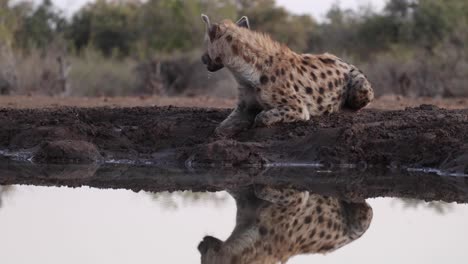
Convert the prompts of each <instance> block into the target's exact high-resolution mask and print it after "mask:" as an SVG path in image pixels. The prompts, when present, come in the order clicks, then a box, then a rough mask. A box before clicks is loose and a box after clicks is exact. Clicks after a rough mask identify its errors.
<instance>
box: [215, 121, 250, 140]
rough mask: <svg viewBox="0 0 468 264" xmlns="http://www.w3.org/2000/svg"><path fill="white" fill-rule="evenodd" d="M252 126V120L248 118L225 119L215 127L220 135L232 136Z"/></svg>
mask: <svg viewBox="0 0 468 264" xmlns="http://www.w3.org/2000/svg"><path fill="white" fill-rule="evenodd" d="M250 126H251V122H250V121H248V120H241V119H231V120H225V121H223V122H222V123H221V124H220V125H219V126H218V127H217V128H216V129H215V135H216V136H219V137H231V136H234V135H235V134H237V133H240V132H242V131H243V130H245V129H248V128H249V127H250Z"/></svg>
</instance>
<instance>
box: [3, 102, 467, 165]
mask: <svg viewBox="0 0 468 264" xmlns="http://www.w3.org/2000/svg"><path fill="white" fill-rule="evenodd" d="M229 112H230V110H225V109H222V110H219V109H202V108H176V107H136V108H55V109H42V110H40V109H29V110H28V109H0V150H1V151H2V152H3V153H4V154H5V153H8V154H9V156H15V154H16V153H22V156H21V157H23V158H25V159H30V160H32V161H34V162H36V163H43V164H50V163H54V164H57V163H59V164H66V163H88V164H89V163H98V164H99V163H103V162H104V163H105V162H119V161H131V162H134V163H141V162H143V163H151V164H156V165H168V164H169V165H177V166H188V167H192V168H198V167H217V168H219V167H249V168H250V167H265V166H266V165H268V164H278V163H282V164H285V163H286V164H288V163H307V164H310V163H320V164H322V165H325V166H328V167H334V166H343V165H348V164H353V165H356V166H359V167H365V168H368V167H379V168H407V167H412V168H435V169H441V170H443V171H445V172H447V173H460V174H466V173H468V133H467V131H468V109H465V110H445V109H440V108H438V107H436V106H431V105H422V106H420V107H417V108H407V109H405V110H399V111H381V110H374V109H366V110H363V111H361V112H359V113H339V114H332V115H328V116H322V117H314V118H312V119H311V120H310V121H308V122H298V123H293V124H282V125H278V126H274V127H269V128H252V129H249V130H247V131H243V132H241V133H239V134H238V135H235V136H233V137H232V138H220V137H216V136H215V135H214V129H215V127H216V126H217V125H218V124H219V123H220V122H221V121H222V120H223V119H224V118H225V117H226V116H227V115H228V114H229Z"/></svg>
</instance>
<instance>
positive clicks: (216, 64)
mask: <svg viewBox="0 0 468 264" xmlns="http://www.w3.org/2000/svg"><path fill="white" fill-rule="evenodd" d="M201 60H202V62H203V64H205V65H206V68H207V69H208V71H210V72H216V71H219V70H221V69H222V68H224V64H223V62H222V61H221V58H219V57H217V58H216V59H215V60H212V59H211V58H210V55H208V52H207V53H205V54H203V56H202V57H201Z"/></svg>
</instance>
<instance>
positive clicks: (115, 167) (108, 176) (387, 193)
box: [0, 161, 468, 203]
mask: <svg viewBox="0 0 468 264" xmlns="http://www.w3.org/2000/svg"><path fill="white" fill-rule="evenodd" d="M0 175H1V176H0V185H13V184H28V185H39V186H68V187H81V186H91V187H95V188H105V189H127V190H133V191H136V192H137V191H142V190H143V191H149V192H161V191H170V192H172V191H185V190H191V191H198V192H202V191H210V192H213V191H221V190H226V189H236V188H240V187H245V186H250V185H252V184H264V185H269V186H274V187H278V188H284V187H287V188H295V189H299V190H308V191H311V192H313V193H317V194H322V195H327V196H334V197H339V198H342V199H345V200H349V201H356V202H357V201H362V200H363V199H366V198H374V197H401V198H412V199H420V200H425V201H445V202H459V203H467V202H468V177H448V176H444V177H441V176H438V175H435V174H430V173H421V172H409V171H405V170H376V169H368V170H361V169H336V170H323V169H320V168H311V167H309V168H264V169H259V168H252V169H248V170H247V169H242V170H239V169H199V170H191V169H186V168H178V167H158V166H152V165H138V166H135V165H122V164H102V165H97V164H92V165H40V164H32V163H29V162H17V161H3V162H2V161H0Z"/></svg>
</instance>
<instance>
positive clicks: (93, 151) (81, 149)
mask: <svg viewBox="0 0 468 264" xmlns="http://www.w3.org/2000/svg"><path fill="white" fill-rule="evenodd" d="M101 160H102V156H101V154H100V153H99V151H98V149H97V147H96V146H95V145H94V144H92V143H89V142H86V141H81V140H59V141H52V142H46V143H43V144H41V146H40V147H39V149H38V150H37V151H36V152H35V153H34V155H33V161H34V162H37V163H51V164H91V163H98V162H99V161H101Z"/></svg>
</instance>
